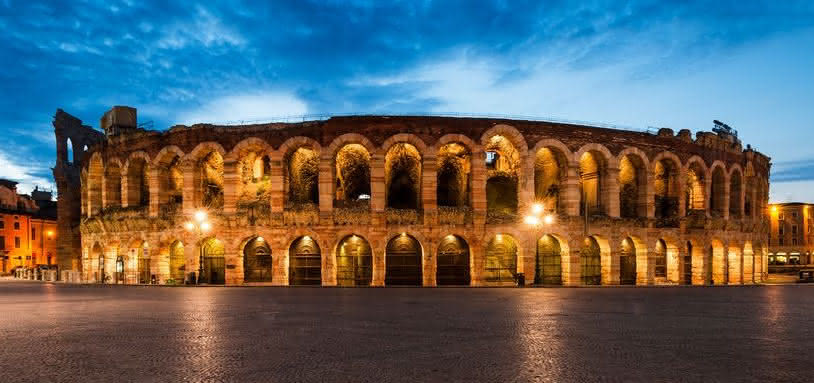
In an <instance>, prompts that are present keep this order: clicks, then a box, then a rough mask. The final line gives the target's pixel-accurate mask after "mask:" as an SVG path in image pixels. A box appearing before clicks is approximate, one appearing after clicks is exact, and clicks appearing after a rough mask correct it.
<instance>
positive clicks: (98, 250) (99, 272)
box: [90, 243, 105, 283]
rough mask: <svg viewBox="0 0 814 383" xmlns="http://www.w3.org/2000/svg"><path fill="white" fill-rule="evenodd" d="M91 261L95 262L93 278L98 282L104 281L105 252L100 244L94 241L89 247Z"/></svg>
mask: <svg viewBox="0 0 814 383" xmlns="http://www.w3.org/2000/svg"><path fill="white" fill-rule="evenodd" d="M90 259H91V262H94V263H96V265H95V266H96V267H95V268H94V270H93V279H94V280H95V281H96V282H98V283H104V279H105V253H104V250H103V249H102V245H100V244H99V243H95V244H94V245H93V248H92V249H91V255H90Z"/></svg>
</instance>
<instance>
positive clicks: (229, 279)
mask: <svg viewBox="0 0 814 383" xmlns="http://www.w3.org/2000/svg"><path fill="white" fill-rule="evenodd" d="M224 205H225V204H224ZM223 243H224V247H225V249H224V254H223V257H224V262H225V263H226V270H225V279H226V284H227V285H241V284H243V254H242V252H241V251H239V250H237V249H235V248H234V246H232V243H230V242H227V241H224V242H223ZM271 253H272V254H275V252H274V249H272V252H271ZM277 254H279V253H277ZM272 260H274V259H273V258H272ZM272 281H274V275H272Z"/></svg>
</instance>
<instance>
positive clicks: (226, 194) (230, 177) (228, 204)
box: [223, 158, 274, 214]
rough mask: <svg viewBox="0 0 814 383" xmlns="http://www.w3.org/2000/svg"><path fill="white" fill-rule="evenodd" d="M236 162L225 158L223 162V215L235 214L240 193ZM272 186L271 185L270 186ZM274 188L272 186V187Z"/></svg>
mask: <svg viewBox="0 0 814 383" xmlns="http://www.w3.org/2000/svg"><path fill="white" fill-rule="evenodd" d="M237 166H238V161H237V160H236V159H232V158H227V159H224V161H223V213H224V214H235V212H237V199H238V193H239V192H240V190H238V189H239V186H240V185H239V183H240V182H241V181H240V177H239V176H238V174H237ZM272 169H273V168H272ZM272 185H273V184H272ZM272 187H274V186H272Z"/></svg>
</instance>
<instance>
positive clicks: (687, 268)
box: [684, 241, 693, 285]
mask: <svg viewBox="0 0 814 383" xmlns="http://www.w3.org/2000/svg"><path fill="white" fill-rule="evenodd" d="M692 252H693V247H692V242H690V241H687V252H686V253H685V254H684V284H685V285H691V284H692Z"/></svg>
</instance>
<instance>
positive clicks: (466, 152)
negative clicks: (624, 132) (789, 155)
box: [82, 125, 768, 218]
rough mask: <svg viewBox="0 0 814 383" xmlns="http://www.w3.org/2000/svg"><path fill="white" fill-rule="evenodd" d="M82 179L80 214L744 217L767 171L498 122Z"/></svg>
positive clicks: (177, 161) (212, 150)
mask: <svg viewBox="0 0 814 383" xmlns="http://www.w3.org/2000/svg"><path fill="white" fill-rule="evenodd" d="M277 164H280V165H277ZM277 168H279V169H280V171H279V172H278V171H277V170H276V169H277ZM378 172H381V173H378ZM481 175H482V176H481ZM481 177H482V178H481ZM82 181H83V182H82V185H83V190H82V193H83V197H84V198H83V202H84V203H83V211H84V212H85V213H86V215H93V214H96V213H98V212H99V211H100V210H101V209H102V208H103V207H105V208H106V207H112V206H128V207H129V206H144V207H146V206H154V207H153V208H151V212H152V211H154V212H158V211H160V210H162V209H163V208H164V207H166V206H178V205H181V204H183V205H184V206H188V207H190V208H195V207H209V208H221V207H223V206H224V204H226V205H227V206H228V207H234V206H237V205H241V204H248V203H255V202H264V203H268V202H270V201H271V204H272V208H274V206H275V204H276V205H279V208H280V209H282V208H283V207H284V206H285V207H290V208H293V207H302V206H303V205H310V206H315V207H316V206H319V205H320V204H329V203H330V207H340V208H341V207H347V206H361V207H367V208H374V209H383V208H392V209H413V210H421V209H423V208H424V206H425V205H428V204H429V205H430V206H432V205H435V206H439V207H452V208H473V207H476V208H485V209H486V210H487V211H488V212H489V213H490V214H491V215H494V216H504V215H509V216H513V215H516V214H518V212H519V210H520V209H521V208H522V206H523V204H525V203H528V202H531V201H538V202H543V203H544V204H545V206H549V207H551V208H552V209H554V210H557V211H559V212H561V213H565V214H569V215H582V214H586V213H587V214H589V215H595V214H604V215H610V216H620V217H628V218H634V217H657V218H671V217H679V216H683V215H689V214H692V213H693V212H704V213H708V214H710V215H713V216H733V217H744V216H746V217H754V216H757V215H758V214H759V213H760V212H762V211H763V209H764V208H765V204H766V200H767V198H768V184H767V182H766V177H765V176H763V175H760V174H757V172H756V171H755V169H754V167H753V166H752V164H751V162H750V163H747V164H746V167H745V168H744V167H742V166H741V165H740V164H730V165H729V167H727V165H725V164H724V163H723V162H721V161H717V160H716V161H714V162H713V163H711V164H707V163H706V162H705V161H704V160H703V159H702V158H700V157H698V156H692V157H690V158H688V159H687V160H686V161H682V160H680V159H679V157H678V156H676V155H675V154H673V153H671V152H662V153H659V154H657V155H655V156H653V157H652V158H651V157H649V156H648V155H647V154H646V153H644V152H642V151H641V150H639V149H638V148H635V147H629V148H626V149H624V150H622V151H621V152H620V153H619V154H618V155H613V154H611V152H610V151H609V150H608V149H607V148H606V147H604V146H603V145H601V144H596V143H592V144H586V145H584V146H582V147H581V148H579V149H578V150H577V151H575V152H572V151H571V150H570V149H569V148H568V147H567V146H566V145H565V144H563V143H562V142H560V141H558V140H554V139H544V140H541V141H540V142H538V144H537V145H536V146H535V147H534V148H531V149H529V148H527V146H526V143H525V140H524V138H523V137H522V135H521V134H520V133H519V132H518V131H516V130H515V129H514V128H512V127H509V126H506V125H498V126H496V127H494V128H492V129H490V130H489V131H487V132H486V133H484V135H483V137H482V139H481V142H480V143H475V142H473V141H472V140H471V139H469V138H468V137H466V136H463V135H459V134H450V135H446V136H443V137H441V139H439V140H438V142H437V143H436V145H435V146H433V147H427V145H426V144H424V142H423V141H422V140H421V139H420V138H418V137H416V136H414V135H411V134H403V133H402V134H396V135H394V136H393V137H391V138H390V139H388V140H387V141H386V142H385V143H384V144H383V145H381V146H380V147H376V146H374V145H373V144H372V143H371V142H370V141H369V140H368V139H367V138H365V137H364V136H361V135H358V134H345V135H342V136H340V137H338V138H337V139H335V140H334V141H333V142H332V143H331V144H330V146H328V147H327V148H322V147H321V146H320V145H319V143H317V142H316V141H314V140H312V139H310V138H305V137H294V138H291V139H289V140H288V141H286V143H284V144H283V145H282V146H281V147H280V148H279V149H278V150H273V149H272V148H271V147H270V146H269V145H268V144H267V143H265V142H264V141H263V140H261V139H258V138H248V139H246V140H244V141H242V142H240V143H239V144H238V145H236V146H235V148H233V149H232V151H231V152H226V151H225V150H224V149H223V147H222V146H221V145H220V144H218V143H215V142H205V143H201V144H199V145H198V146H196V147H195V148H194V149H193V150H192V151H191V152H189V153H184V152H182V151H181V150H180V149H179V148H178V147H175V146H170V147H166V148H163V149H162V150H161V151H160V152H159V153H158V154H156V155H155V156H154V157H153V158H150V157H149V156H148V155H147V153H146V152H135V153H131V154H130V155H129V156H128V157H127V158H126V159H124V160H120V159H117V158H108V159H106V160H103V159H102V156H101V155H100V154H99V153H98V152H95V153H93V155H92V156H91V158H90V161H89V163H88V165H87V167H86V168H85V169H83V173H82ZM378 182H381V183H382V185H383V187H382V188H381V189H379V187H378V186H376V184H377V183H378ZM275 185H277V186H275ZM320 188H323V189H327V190H321V189H320ZM277 190H279V191H277ZM275 193H279V197H275ZM321 195H323V197H320V196H321ZM481 198H482V199H483V203H482V205H481V204H480V203H478V202H477V201H478V200H479V199H481ZM275 201H276V202H275ZM379 201H380V202H379ZM479 206H483V207H479ZM320 208H323V209H324V208H328V207H323V206H320Z"/></svg>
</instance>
